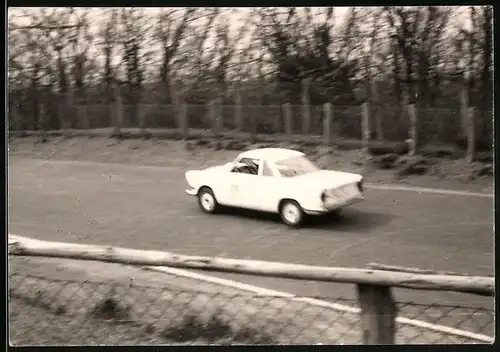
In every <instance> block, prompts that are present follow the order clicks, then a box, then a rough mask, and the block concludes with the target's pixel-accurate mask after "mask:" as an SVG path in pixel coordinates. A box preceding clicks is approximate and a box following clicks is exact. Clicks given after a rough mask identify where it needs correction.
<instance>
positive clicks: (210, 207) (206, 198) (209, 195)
mask: <svg viewBox="0 0 500 352" xmlns="http://www.w3.org/2000/svg"><path fill="white" fill-rule="evenodd" d="M198 205H199V206H200V209H201V210H202V211H203V212H204V213H207V214H213V213H215V212H216V211H217V210H218V208H219V204H218V203H217V199H216V198H215V195H214V192H213V191H212V190H211V189H210V188H208V187H203V188H202V189H200V191H199V192H198Z"/></svg>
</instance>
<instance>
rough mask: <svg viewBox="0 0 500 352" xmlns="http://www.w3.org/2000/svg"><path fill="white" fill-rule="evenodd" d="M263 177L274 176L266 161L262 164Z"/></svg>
mask: <svg viewBox="0 0 500 352" xmlns="http://www.w3.org/2000/svg"><path fill="white" fill-rule="evenodd" d="M262 176H274V174H273V170H272V169H271V167H270V166H269V164H268V163H267V161H265V160H264V162H263V164H262Z"/></svg>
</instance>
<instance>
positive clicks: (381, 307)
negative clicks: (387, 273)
mask: <svg viewBox="0 0 500 352" xmlns="http://www.w3.org/2000/svg"><path fill="white" fill-rule="evenodd" d="M356 288H357V293H358V299H359V303H360V308H361V329H362V341H363V343H364V344H367V345H379V344H384V345H393V344H395V335H396V327H395V319H396V316H397V308H396V305H395V304H394V301H393V298H392V293H391V288H390V287H389V286H375V285H366V284H358V285H356Z"/></svg>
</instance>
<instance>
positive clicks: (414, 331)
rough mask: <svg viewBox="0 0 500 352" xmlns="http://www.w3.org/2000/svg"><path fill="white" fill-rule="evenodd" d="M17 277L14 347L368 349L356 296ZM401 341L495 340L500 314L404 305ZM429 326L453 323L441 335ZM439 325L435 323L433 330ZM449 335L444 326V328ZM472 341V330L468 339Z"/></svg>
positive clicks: (12, 302)
mask: <svg viewBox="0 0 500 352" xmlns="http://www.w3.org/2000/svg"><path fill="white" fill-rule="evenodd" d="M199 287H200V288H199V289H192V288H190V289H186V288H185V287H182V286H178V285H176V284H175V283H174V282H172V283H170V282H169V280H166V283H165V285H163V286H153V285H137V284H135V283H134V282H133V281H130V282H129V283H128V284H125V283H123V282H121V283H114V282H109V281H107V282H103V281H77V280H60V279H53V278H50V277H46V276H36V275H26V274H24V273H23V274H20V273H11V274H10V275H9V317H10V322H9V334H10V342H11V344H13V345H75V344H83V345H131V344H133V345H151V344H154V345H160V344H161V345H165V344H360V343H361V342H362V330H361V325H360V316H359V308H357V302H356V301H354V300H348V299H341V298H335V299H332V298H328V299H326V298H323V299H322V301H321V302H324V304H321V305H320V304H317V303H315V301H314V300H311V299H310V298H306V297H293V298H284V297H275V296H268V295H257V294H255V293H248V292H241V293H240V292H239V291H238V293H229V292H228V293H226V292H225V291H224V290H222V289H221V290H206V291H204V290H203V285H199ZM397 307H398V309H399V316H400V317H405V318H410V319H418V320H419V321H423V323H420V324H417V325H415V324H414V323H409V322H408V321H400V319H399V318H398V320H397V321H396V343H398V344H454V343H478V342H481V341H479V340H478V339H476V338H473V336H457V333H456V332H455V333H453V331H451V330H453V329H451V328H456V329H463V330H466V331H469V332H471V333H481V334H485V335H488V336H493V325H494V318H493V311H491V310H488V309H485V308H480V307H462V306H441V305H422V304H415V303H408V302H406V303H397ZM426 324H441V325H446V326H447V327H448V328H445V330H446V329H449V330H450V331H448V332H443V329H442V328H441V331H437V330H436V329H435V328H432V327H430V325H429V326H427V325H426ZM432 326H433V325H432ZM438 330H439V329H438ZM462 335H463V334H462Z"/></svg>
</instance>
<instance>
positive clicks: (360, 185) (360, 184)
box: [358, 179, 364, 192]
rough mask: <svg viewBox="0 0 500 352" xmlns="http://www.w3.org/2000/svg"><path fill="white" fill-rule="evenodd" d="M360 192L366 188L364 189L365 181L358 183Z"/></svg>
mask: <svg viewBox="0 0 500 352" xmlns="http://www.w3.org/2000/svg"><path fill="white" fill-rule="evenodd" d="M358 190H359V191H360V192H363V190H364V188H363V179H361V181H359V182H358Z"/></svg>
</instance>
